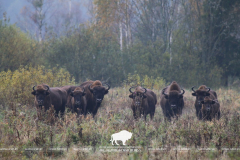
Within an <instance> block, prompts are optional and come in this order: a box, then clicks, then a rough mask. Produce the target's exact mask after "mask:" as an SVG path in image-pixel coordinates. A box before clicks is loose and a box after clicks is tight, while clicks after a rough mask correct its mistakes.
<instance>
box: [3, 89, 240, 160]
mask: <svg viewBox="0 0 240 160" xmlns="http://www.w3.org/2000/svg"><path fill="white" fill-rule="evenodd" d="M154 91H155V93H156V94H157V97H158V103H157V106H156V112H155V116H154V119H153V121H150V117H149V116H148V117H147V121H146V122H145V121H144V118H142V119H139V120H134V118H133V116H132V110H131V109H130V103H131V99H130V98H129V97H128V95H129V91H128V88H113V89H111V90H110V92H109V94H107V95H106V96H105V98H104V101H103V103H102V105H101V108H100V109H99V111H98V113H97V116H96V118H95V119H93V118H92V116H91V115H88V116H87V118H85V119H84V118H82V117H80V118H79V119H77V118H76V115H75V114H72V113H70V112H68V113H66V114H65V117H64V118H65V119H64V121H63V120H61V119H54V118H53V117H52V116H51V115H52V111H49V112H48V113H47V115H43V116H42V119H43V121H37V120H36V119H37V112H36V109H35V107H33V106H27V105H17V104H13V106H12V107H8V106H5V108H2V109H1V113H0V148H13V147H17V148H18V150H16V151H2V152H0V158H1V159H134V160H135V159H218V158H219V159H237V158H238V157H239V156H240V151H228V152H226V151H224V152H222V151H221V150H218V149H220V148H238V147H239V144H240V114H239V112H240V101H239V98H240V96H239V94H238V93H237V91H234V90H226V89H219V90H217V91H216V92H217V94H218V97H219V98H218V100H219V102H220V105H221V107H220V108H221V119H220V120H219V121H217V120H213V121H212V122H203V121H199V120H197V118H196V115H195V108H194V105H193V104H194V97H193V96H191V92H190V91H186V93H185V95H184V96H185V97H184V101H185V107H184V110H183V115H182V116H181V117H180V118H179V119H178V120H175V119H174V120H173V121H172V122H164V118H163V114H162V110H161V107H160V105H159V91H157V90H154ZM11 108H12V109H13V111H12V110H11ZM15 108H16V112H15ZM21 112H24V114H23V113H21ZM121 130H127V131H129V132H132V133H133V136H132V138H131V139H130V140H128V141H127V145H128V146H139V147H142V148H141V152H139V153H133V152H109V153H108V152H106V153H105V152H100V151H99V149H98V148H99V147H101V146H107V147H111V146H112V145H111V142H110V139H111V135H112V134H113V133H117V132H119V131H121ZM119 143H120V144H122V143H121V142H119ZM83 146H90V147H96V151H95V152H93V151H90V152H81V151H75V150H74V148H79V147H83ZM147 147H153V148H160V147H166V148H167V150H164V151H152V152H149V151H148V150H147ZM175 147H187V148H191V150H189V151H177V150H174V148H175ZM26 148H41V149H42V150H40V151H32V152H30V151H25V149H26ZM49 148H66V149H67V150H63V151H52V152H50V151H49ZM197 148H213V149H215V150H214V151H198V150H197Z"/></svg>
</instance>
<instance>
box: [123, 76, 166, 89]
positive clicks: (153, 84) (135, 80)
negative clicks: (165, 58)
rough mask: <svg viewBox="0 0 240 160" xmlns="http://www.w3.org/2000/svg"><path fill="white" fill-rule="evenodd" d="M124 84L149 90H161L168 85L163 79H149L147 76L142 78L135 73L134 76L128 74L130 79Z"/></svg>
mask: <svg viewBox="0 0 240 160" xmlns="http://www.w3.org/2000/svg"><path fill="white" fill-rule="evenodd" d="M124 84H125V85H129V86H142V87H145V88H149V89H153V88H154V89H157V90H160V89H162V88H163V87H164V86H165V85H166V82H165V80H164V79H163V78H161V77H157V78H153V77H152V76H151V77H149V76H147V75H145V76H143V78H142V77H140V76H139V74H137V73H135V74H133V75H131V74H128V78H127V80H125V81H124Z"/></svg>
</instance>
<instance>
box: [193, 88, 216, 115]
mask: <svg viewBox="0 0 240 160" xmlns="http://www.w3.org/2000/svg"><path fill="white" fill-rule="evenodd" d="M192 91H193V93H192V95H193V96H195V97H196V100H195V108H196V116H197V118H198V119H199V120H201V119H202V112H201V108H202V103H201V102H202V101H203V100H204V98H205V97H207V96H209V97H210V98H211V99H217V93H216V92H215V91H213V90H211V89H210V88H208V87H207V86H205V85H201V86H200V87H199V88H198V89H197V90H196V91H195V90H194V87H192Z"/></svg>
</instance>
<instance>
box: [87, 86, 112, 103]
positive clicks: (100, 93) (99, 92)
mask: <svg viewBox="0 0 240 160" xmlns="http://www.w3.org/2000/svg"><path fill="white" fill-rule="evenodd" d="M106 85H107V86H108V88H105V87H103V86H102V85H101V86H100V85H97V86H94V87H91V85H89V86H88V89H89V90H90V92H91V93H92V94H93V97H94V98H95V99H96V103H98V104H101V102H102V100H103V98H104V95H105V94H107V93H108V90H109V89H110V85H109V84H107V83H106Z"/></svg>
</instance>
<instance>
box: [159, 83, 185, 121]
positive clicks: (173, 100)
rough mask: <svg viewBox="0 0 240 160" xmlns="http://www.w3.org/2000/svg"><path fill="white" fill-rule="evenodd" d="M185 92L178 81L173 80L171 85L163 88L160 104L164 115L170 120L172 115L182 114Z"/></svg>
mask: <svg viewBox="0 0 240 160" xmlns="http://www.w3.org/2000/svg"><path fill="white" fill-rule="evenodd" d="M164 93H165V94H166V95H164ZM183 94H184V93H181V88H180V86H179V85H178V84H177V82H175V81H174V82H172V83H171V84H170V85H169V86H167V87H166V88H164V89H163V90H162V93H161V95H160V105H161V108H162V111H163V115H164V117H165V118H167V119H168V120H169V121H170V120H171V117H175V116H176V117H178V116H180V115H181V114H182V109H183V107H184V101H183Z"/></svg>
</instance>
